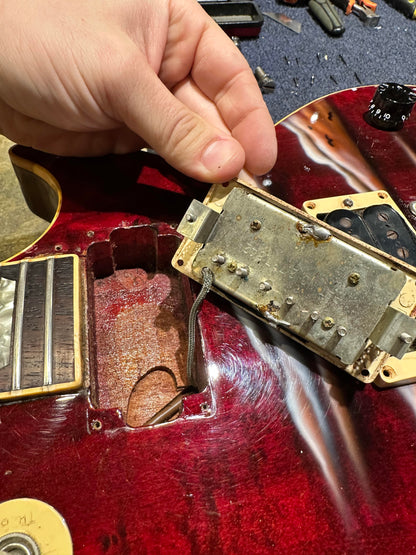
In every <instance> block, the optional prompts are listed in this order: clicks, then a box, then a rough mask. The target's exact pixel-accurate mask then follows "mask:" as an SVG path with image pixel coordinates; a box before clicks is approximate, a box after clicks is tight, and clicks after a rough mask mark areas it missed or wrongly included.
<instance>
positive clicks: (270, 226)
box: [173, 180, 416, 387]
mask: <svg viewBox="0 0 416 555" xmlns="http://www.w3.org/2000/svg"><path fill="white" fill-rule="evenodd" d="M178 230H179V232H180V233H181V234H182V235H184V237H185V238H184V240H183V241H182V243H181V245H180V247H179V249H178V250H177V252H176V254H175V256H174V259H173V265H174V267H175V268H177V269H178V270H179V271H181V272H183V273H184V274H186V275H187V276H189V277H191V278H193V279H194V280H196V281H199V282H201V271H202V269H203V268H205V267H207V268H209V269H210V270H211V271H212V273H213V276H214V277H213V287H212V288H213V290H215V291H216V292H217V293H219V294H220V295H222V296H224V297H226V298H227V299H229V300H230V301H232V302H234V303H237V304H239V305H240V306H242V307H243V308H245V309H246V310H247V311H248V312H250V313H251V314H253V315H255V316H256V317H258V318H260V319H261V320H263V321H264V322H266V323H268V324H269V325H271V326H273V327H276V328H279V329H280V330H281V331H282V332H284V333H285V334H287V335H289V336H290V337H293V338H294V339H296V340H297V341H299V342H301V343H302V344H304V345H305V346H306V347H308V348H309V349H311V350H312V351H313V352H315V353H317V354H319V355H320V356H322V357H324V358H325V359H327V360H329V361H331V362H332V363H333V364H335V365H336V366H338V367H340V368H343V369H344V370H345V371H347V372H348V373H349V374H351V375H353V376H354V377H355V378H357V379H358V380H361V381H363V382H372V381H374V380H376V382H377V384H378V385H381V386H384V387H385V386H391V385H397V384H399V383H407V382H410V381H415V380H416V368H415V365H414V364H406V363H403V362H405V361H406V359H407V358H409V357H410V359H411V360H413V362H414V360H415V359H414V352H415V337H416V320H415V318H414V315H415V312H416V310H415V309H416V282H415V280H416V269H415V268H413V267H412V266H410V265H409V264H407V263H406V262H404V261H402V260H399V259H398V258H395V257H393V256H391V255H389V254H387V253H385V252H383V251H381V250H378V249H376V248H374V247H373V246H371V245H368V244H365V243H364V242H362V241H361V240H358V239H356V238H355V237H353V236H350V235H348V234H346V233H344V232H342V231H340V230H338V229H336V228H335V227H332V226H330V225H328V224H327V223H325V222H322V221H320V220H318V219H316V218H315V217H313V216H310V215H308V214H306V213H305V212H302V211H300V210H298V209H296V208H294V207H293V206H290V205H288V204H286V203H284V202H282V201H280V200H279V199H277V198H275V197H273V196H271V195H269V194H268V193H266V192H264V191H261V190H259V189H256V188H254V187H252V186H250V185H248V184H246V183H243V182H241V181H238V180H232V181H230V182H229V183H227V184H225V185H213V186H212V187H211V189H210V191H209V193H208V195H207V197H206V198H205V200H204V202H203V203H200V202H199V201H195V200H194V201H193V202H192V203H191V205H190V207H189V209H188V210H187V212H186V214H185V216H184V218H183V219H182V222H181V223H180V225H179V228H178Z"/></svg>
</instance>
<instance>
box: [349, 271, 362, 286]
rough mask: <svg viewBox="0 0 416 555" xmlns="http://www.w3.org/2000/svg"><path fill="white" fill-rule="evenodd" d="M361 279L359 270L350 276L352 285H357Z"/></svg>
mask: <svg viewBox="0 0 416 555" xmlns="http://www.w3.org/2000/svg"><path fill="white" fill-rule="evenodd" d="M359 281H360V274H359V273H358V272H353V273H352V274H350V275H349V276H348V283H349V284H350V285H357V283H358V282H359Z"/></svg>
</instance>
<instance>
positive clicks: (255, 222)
mask: <svg viewBox="0 0 416 555" xmlns="http://www.w3.org/2000/svg"><path fill="white" fill-rule="evenodd" d="M260 228H261V221H260V220H253V221H252V222H251V224H250V229H251V230H252V231H258V230H259V229H260Z"/></svg>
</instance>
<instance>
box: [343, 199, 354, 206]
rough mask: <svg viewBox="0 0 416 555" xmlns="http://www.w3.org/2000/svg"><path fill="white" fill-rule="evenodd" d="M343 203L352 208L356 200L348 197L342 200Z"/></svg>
mask: <svg viewBox="0 0 416 555" xmlns="http://www.w3.org/2000/svg"><path fill="white" fill-rule="evenodd" d="M342 204H343V205H344V206H348V208H351V206H354V202H353V200H352V199H351V198H346V199H344V200H343V201H342Z"/></svg>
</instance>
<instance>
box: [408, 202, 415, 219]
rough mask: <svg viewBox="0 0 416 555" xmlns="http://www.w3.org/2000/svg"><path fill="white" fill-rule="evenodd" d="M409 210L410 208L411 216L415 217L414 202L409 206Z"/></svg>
mask: <svg viewBox="0 0 416 555" xmlns="http://www.w3.org/2000/svg"><path fill="white" fill-rule="evenodd" d="M409 208H410V212H411V213H412V214H413V216H416V200H414V201H412V202H411V203H410V204H409Z"/></svg>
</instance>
